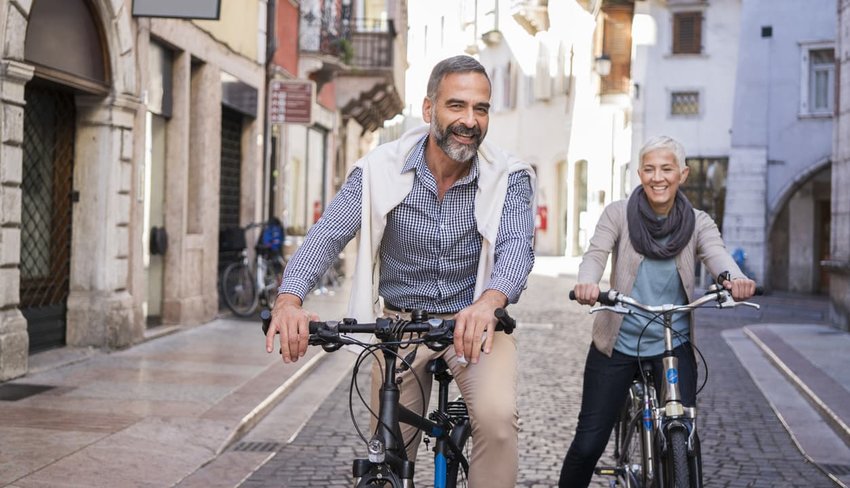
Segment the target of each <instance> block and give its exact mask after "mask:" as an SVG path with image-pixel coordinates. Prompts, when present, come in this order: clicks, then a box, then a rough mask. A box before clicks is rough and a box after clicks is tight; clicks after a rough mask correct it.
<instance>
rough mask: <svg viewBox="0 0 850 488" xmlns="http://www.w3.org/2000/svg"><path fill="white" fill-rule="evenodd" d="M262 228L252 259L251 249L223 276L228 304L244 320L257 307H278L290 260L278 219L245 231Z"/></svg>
mask: <svg viewBox="0 0 850 488" xmlns="http://www.w3.org/2000/svg"><path fill="white" fill-rule="evenodd" d="M257 227H262V228H263V230H262V232H260V237H259V238H258V240H257V244H256V245H255V246H254V251H255V253H254V257H253V259H251V258H250V257H249V254H248V249H247V247H245V248H243V249H242V251H241V256H242V257H241V259H240V260H239V261H236V262H233V263H231V264H229V265H228V266H227V267H226V268H225V269H224V272H222V274H221V296H222V299H223V301H224V304H225V305H226V306H227V308H229V309H230V310H231V311H232V312H233V313H234V314H236V315H238V316H240V317H250V316H252V315H253V314H254V313H256V311H257V308H258V307H260V306H263V307H265V308H270V307H271V306H272V305H274V300H275V297H276V296H277V290H278V288H279V287H280V280H281V279H282V278H283V270H284V268H286V261H285V260H284V258H283V254H282V249H283V227H282V225H281V224H280V221H279V220H277V219H272V220H269V221H268V222H262V223H251V224H248V225H247V226H246V227H245V228H244V229H243V232H245V233H247V232H248V231H250V230H251V229H254V228H257Z"/></svg>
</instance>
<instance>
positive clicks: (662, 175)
mask: <svg viewBox="0 0 850 488" xmlns="http://www.w3.org/2000/svg"><path fill="white" fill-rule="evenodd" d="M638 176H639V177H640V184H641V185H642V186H643V191H644V192H645V193H646V199H647V200H649V205H650V206H651V207H652V209H653V210H654V211H655V213H656V214H658V215H667V214H668V213H669V212H670V209H671V208H673V203H674V202H675V201H676V192H677V191H678V190H679V185H681V184H682V183H684V182H685V180H686V179H687V178H688V168H687V167H685V168H681V167H679V163H678V162H677V161H676V156H675V155H674V154H673V152H672V151H669V150H667V149H656V150H654V151H650V152H648V153H646V154H644V155H643V159H642V160H641V162H640V168H639V169H638Z"/></svg>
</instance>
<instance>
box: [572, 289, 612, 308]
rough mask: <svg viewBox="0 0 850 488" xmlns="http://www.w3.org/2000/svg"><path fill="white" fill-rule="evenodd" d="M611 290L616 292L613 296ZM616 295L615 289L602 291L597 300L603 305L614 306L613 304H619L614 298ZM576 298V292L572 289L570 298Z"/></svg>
mask: <svg viewBox="0 0 850 488" xmlns="http://www.w3.org/2000/svg"><path fill="white" fill-rule="evenodd" d="M611 292H614V294H613V296H612V294H611ZM616 296H617V292H615V291H614V290H608V291H600V292H599V297H598V298H597V299H596V301H597V302H599V303H601V304H602V305H611V306H613V305H616V304H617V302H616V301H615V300H614V297H616ZM575 299H576V292H575V291H573V290H570V300H575Z"/></svg>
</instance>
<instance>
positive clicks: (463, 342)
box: [454, 290, 508, 364]
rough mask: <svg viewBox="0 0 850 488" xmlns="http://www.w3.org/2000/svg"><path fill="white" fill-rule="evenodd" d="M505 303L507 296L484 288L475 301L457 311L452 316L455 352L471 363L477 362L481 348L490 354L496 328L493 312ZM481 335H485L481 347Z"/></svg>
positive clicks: (506, 302)
mask: <svg viewBox="0 0 850 488" xmlns="http://www.w3.org/2000/svg"><path fill="white" fill-rule="evenodd" d="M507 304H508V298H507V297H506V296H505V295H504V294H503V293H502V292H500V291H496V290H486V291H485V292H484V293H483V294H482V295H481V296H480V297H479V298H478V300H476V301H475V303H473V304H472V305H470V306H468V307H466V308H465V309H463V310H461V311H460V312H458V313H457V315H455V316H454V320H455V330H454V347H455V353H456V354H457V355H458V356H462V357H464V358H466V359H468V360H469V362H471V363H473V364H475V363H477V362H478V358H479V355H480V354H481V351H482V350H483V351H484V353H485V354H490V350H491V348H492V347H493V334H494V331H495V330H496V317H495V315H494V312H495V311H496V309H497V308H503V307H505V306H506V305H507ZM485 332H486V333H487V334H486V336H485V335H484V333H485ZM482 337H485V338H484V347H483V348H482V347H481V346H482Z"/></svg>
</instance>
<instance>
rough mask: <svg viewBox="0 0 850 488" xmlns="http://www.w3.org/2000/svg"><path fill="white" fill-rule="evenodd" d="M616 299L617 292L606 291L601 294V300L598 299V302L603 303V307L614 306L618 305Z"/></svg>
mask: <svg viewBox="0 0 850 488" xmlns="http://www.w3.org/2000/svg"><path fill="white" fill-rule="evenodd" d="M616 298H617V291H616V290H605V291H600V292H599V298H597V299H596V301H597V302H599V303H601V304H602V305H609V306H614V305H616V304H617V300H616Z"/></svg>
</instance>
